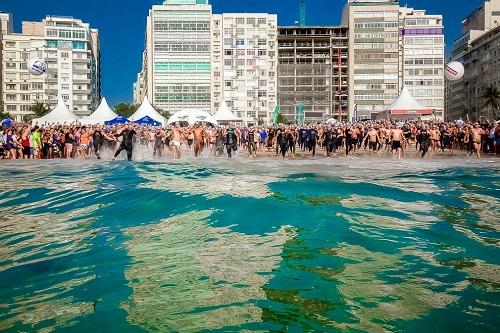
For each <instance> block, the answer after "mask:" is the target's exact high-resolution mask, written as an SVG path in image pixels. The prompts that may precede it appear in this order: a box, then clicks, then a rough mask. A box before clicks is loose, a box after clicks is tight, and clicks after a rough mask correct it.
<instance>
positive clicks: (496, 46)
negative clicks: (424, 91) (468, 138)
mask: <svg viewBox="0 0 500 333" xmlns="http://www.w3.org/2000/svg"><path fill="white" fill-rule="evenodd" d="M450 60H451V61H458V62H461V63H462V64H463V65H464V68H465V74H464V77H463V78H462V79H461V80H459V81H453V82H452V81H448V82H447V86H446V112H445V116H446V118H447V119H450V120H453V119H459V118H462V119H470V120H479V119H480V117H486V118H490V119H491V118H492V117H493V114H492V112H491V109H489V108H488V107H486V106H485V105H484V103H485V101H484V98H482V95H483V93H484V91H485V90H486V89H487V88H488V87H490V86H495V87H497V88H499V89H500V0H490V1H485V2H484V3H483V5H481V6H480V7H478V8H477V9H476V10H474V11H473V12H472V13H471V14H470V15H468V16H467V17H466V18H465V19H464V20H463V22H462V35H461V36H460V37H458V38H457V39H456V40H455V42H454V43H453V51H452V56H451V59H450Z"/></svg>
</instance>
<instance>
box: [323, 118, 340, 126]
mask: <svg viewBox="0 0 500 333" xmlns="http://www.w3.org/2000/svg"><path fill="white" fill-rule="evenodd" d="M326 123H327V124H328V125H330V124H336V123H338V121H337V119H335V118H330V119H328V120H327V121H326Z"/></svg>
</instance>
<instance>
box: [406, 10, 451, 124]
mask: <svg viewBox="0 0 500 333" xmlns="http://www.w3.org/2000/svg"><path fill="white" fill-rule="evenodd" d="M400 22H402V23H403V28H402V29H401V35H402V38H403V40H402V43H403V44H402V46H403V84H404V85H406V86H407V88H408V91H409V92H410V93H411V94H412V96H413V97H414V98H415V100H416V101H417V102H419V103H420V104H421V105H423V106H427V107H429V108H431V109H433V110H434V118H435V119H443V118H444V34H443V18H442V16H441V15H428V14H426V13H425V11H424V10H414V9H413V8H406V7H402V8H400Z"/></svg>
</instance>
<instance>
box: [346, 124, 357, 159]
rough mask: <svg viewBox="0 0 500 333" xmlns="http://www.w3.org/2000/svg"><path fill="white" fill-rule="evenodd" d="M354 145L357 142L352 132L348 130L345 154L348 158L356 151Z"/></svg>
mask: <svg viewBox="0 0 500 333" xmlns="http://www.w3.org/2000/svg"><path fill="white" fill-rule="evenodd" d="M354 144H355V140H354V139H353V138H352V130H350V129H346V130H345V146H346V147H345V154H346V156H347V155H349V153H350V152H351V151H352V150H354Z"/></svg>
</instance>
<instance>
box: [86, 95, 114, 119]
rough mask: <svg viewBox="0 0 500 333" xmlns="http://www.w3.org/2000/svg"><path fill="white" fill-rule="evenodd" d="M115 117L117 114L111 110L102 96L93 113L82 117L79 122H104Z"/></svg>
mask: <svg viewBox="0 0 500 333" xmlns="http://www.w3.org/2000/svg"><path fill="white" fill-rule="evenodd" d="M116 117H118V115H117V114H116V113H114V112H113V111H112V110H111V108H110V107H109V105H108V102H107V101H106V98H105V97H103V99H102V100H101V104H99V107H98V108H97V109H96V110H95V111H94V113H92V114H91V115H90V116H88V117H85V118H83V119H82V121H81V122H82V124H86V125H95V124H104V122H105V121H109V120H113V119H115V118H116Z"/></svg>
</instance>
